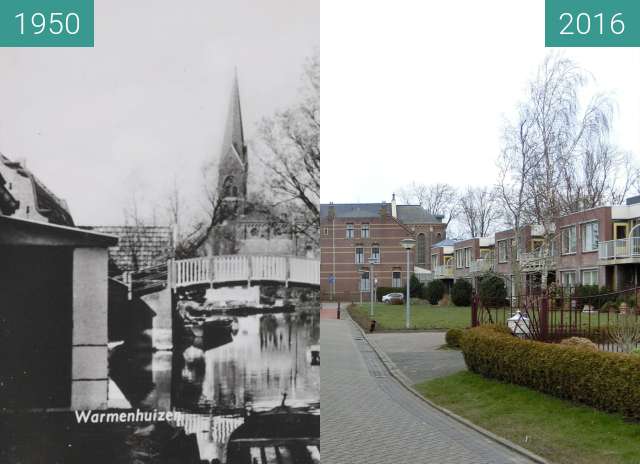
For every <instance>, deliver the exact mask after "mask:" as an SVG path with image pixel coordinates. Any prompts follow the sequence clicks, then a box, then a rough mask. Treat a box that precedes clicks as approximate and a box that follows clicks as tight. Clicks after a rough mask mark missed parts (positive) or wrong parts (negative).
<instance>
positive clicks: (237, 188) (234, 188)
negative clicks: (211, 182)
mask: <svg viewBox="0 0 640 464" xmlns="http://www.w3.org/2000/svg"><path fill="white" fill-rule="evenodd" d="M248 169H249V166H248V160H247V147H246V145H245V143H244V131H243V128H242V113H241V111H240V89H239V86H238V73H237V71H236V72H235V73H234V76H233V85H232V88H231V100H230V102H229V113H228V115H227V124H226V127H225V132H224V138H223V139H222V151H221V153H220V164H219V168H218V195H219V197H220V198H221V199H224V200H231V201H233V202H238V201H240V200H244V199H245V198H246V195H247V173H248Z"/></svg>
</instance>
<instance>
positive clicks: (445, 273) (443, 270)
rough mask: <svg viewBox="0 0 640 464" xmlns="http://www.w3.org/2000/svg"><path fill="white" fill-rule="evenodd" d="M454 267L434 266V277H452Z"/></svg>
mask: <svg viewBox="0 0 640 464" xmlns="http://www.w3.org/2000/svg"><path fill="white" fill-rule="evenodd" d="M453 272H454V267H453V266H451V265H445V266H436V268H435V269H434V270H433V273H434V276H435V278H436V279H453Z"/></svg>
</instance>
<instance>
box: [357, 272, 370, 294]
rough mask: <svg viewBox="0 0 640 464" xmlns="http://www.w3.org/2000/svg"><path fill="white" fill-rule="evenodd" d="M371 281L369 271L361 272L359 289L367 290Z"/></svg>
mask: <svg viewBox="0 0 640 464" xmlns="http://www.w3.org/2000/svg"><path fill="white" fill-rule="evenodd" d="M370 282H371V281H370V280H369V272H368V271H367V272H363V273H362V274H361V275H360V291H361V292H368V291H370V290H371V283H370Z"/></svg>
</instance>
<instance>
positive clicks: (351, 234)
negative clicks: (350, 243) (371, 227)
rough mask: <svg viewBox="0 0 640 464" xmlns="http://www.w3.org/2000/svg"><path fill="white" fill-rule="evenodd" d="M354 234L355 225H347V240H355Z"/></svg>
mask: <svg viewBox="0 0 640 464" xmlns="http://www.w3.org/2000/svg"><path fill="white" fill-rule="evenodd" d="M353 237H354V232H353V224H347V238H348V239H349V240H353Z"/></svg>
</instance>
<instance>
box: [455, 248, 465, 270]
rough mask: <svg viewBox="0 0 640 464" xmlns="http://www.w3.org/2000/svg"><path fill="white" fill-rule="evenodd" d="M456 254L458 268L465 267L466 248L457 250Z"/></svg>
mask: <svg viewBox="0 0 640 464" xmlns="http://www.w3.org/2000/svg"><path fill="white" fill-rule="evenodd" d="M455 255H456V269H462V268H464V248H460V249H458V250H455Z"/></svg>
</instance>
